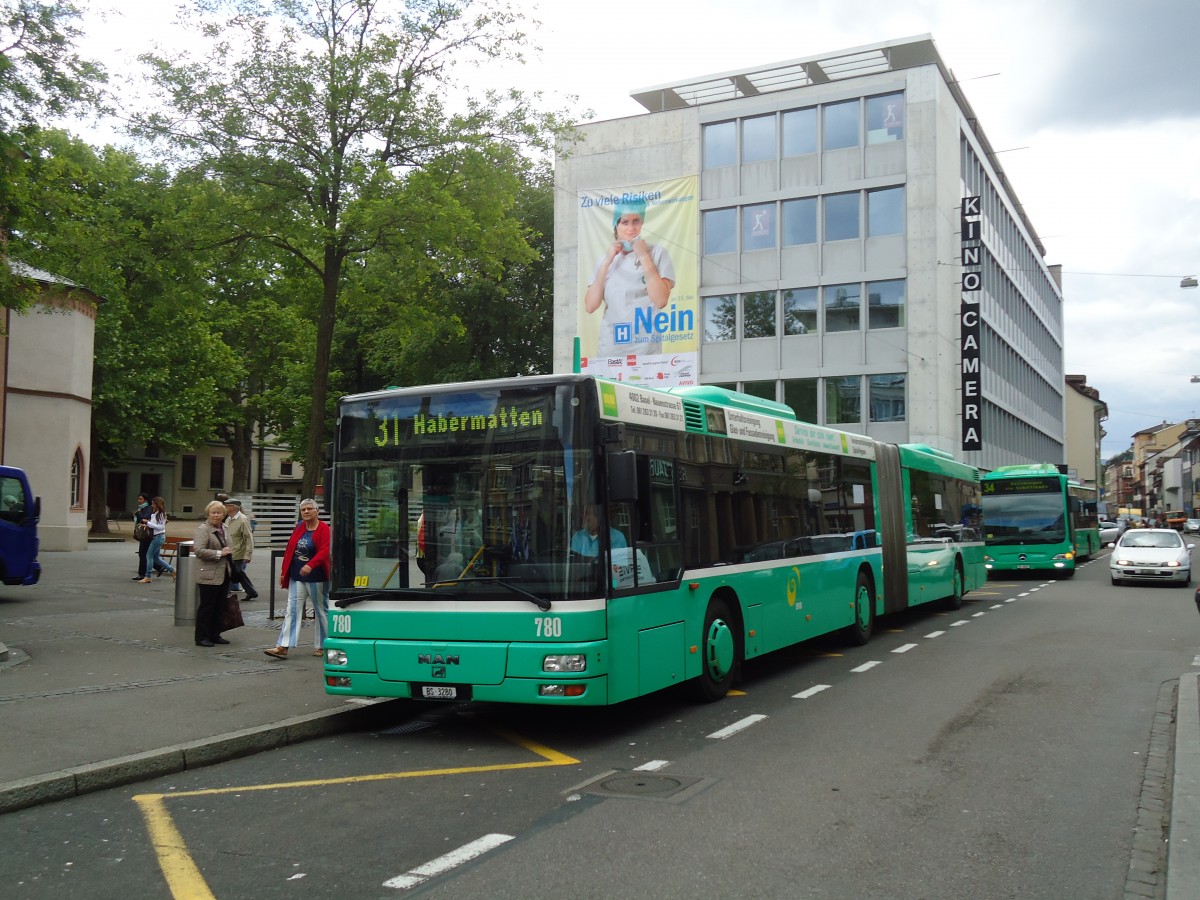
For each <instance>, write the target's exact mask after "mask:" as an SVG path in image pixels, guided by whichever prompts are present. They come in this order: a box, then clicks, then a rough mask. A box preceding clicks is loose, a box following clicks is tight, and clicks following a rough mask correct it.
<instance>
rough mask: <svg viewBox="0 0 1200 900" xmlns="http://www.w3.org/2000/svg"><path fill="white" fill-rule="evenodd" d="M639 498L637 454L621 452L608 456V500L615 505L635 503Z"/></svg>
mask: <svg viewBox="0 0 1200 900" xmlns="http://www.w3.org/2000/svg"><path fill="white" fill-rule="evenodd" d="M637 498H638V479H637V453H636V452H635V451H633V450H621V451H619V452H617V453H610V454H608V499H609V500H610V501H612V502H613V503H635V502H637Z"/></svg>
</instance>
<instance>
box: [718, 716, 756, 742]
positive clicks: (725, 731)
mask: <svg viewBox="0 0 1200 900" xmlns="http://www.w3.org/2000/svg"><path fill="white" fill-rule="evenodd" d="M765 718H766V716H764V715H763V714H762V713H755V714H754V715H752V716H746V718H744V719H742V720H741V721H739V722H734V723H733V724H732V725H726V726H725V727H724V728H722V729H721V730H720V731H714V732H713V733H712V734H710V735H709V737H710V738H712V739H713V740H714V741H721V740H724V739H725V738H727V737H729V736H730V735H734V734H737V733H738V732H739V731H744V730H745V729H747V728H749V727H750V726H751V725H757V724H758V723H759V722H761V721H762V720H763V719H765Z"/></svg>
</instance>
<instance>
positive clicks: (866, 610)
mask: <svg viewBox="0 0 1200 900" xmlns="http://www.w3.org/2000/svg"><path fill="white" fill-rule="evenodd" d="M874 630H875V594H874V592H873V591H872V590H871V580H870V579H869V578H867V573H866V572H859V573H858V583H857V584H856V585H855V586H854V624H853V625H848V626H847V627H846V629H845V632H844V633H845V635H846V640H847V641H849V642H850V643H851V644H854V645H855V646H857V647H861V646H862V645H863V644H865V643H866V642H867V641H869V640H870V639H871V633H872V632H873V631H874Z"/></svg>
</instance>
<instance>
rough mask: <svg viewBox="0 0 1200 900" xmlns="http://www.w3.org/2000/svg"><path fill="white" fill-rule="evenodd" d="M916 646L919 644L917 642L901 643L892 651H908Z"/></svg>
mask: <svg viewBox="0 0 1200 900" xmlns="http://www.w3.org/2000/svg"><path fill="white" fill-rule="evenodd" d="M915 646H917V645H916V644H901V645H900V646H899V647H897V648H896V649H895V650H893V651H892V652H893V653H907V652H908V651H909V650H911V649H912V648H913V647H915Z"/></svg>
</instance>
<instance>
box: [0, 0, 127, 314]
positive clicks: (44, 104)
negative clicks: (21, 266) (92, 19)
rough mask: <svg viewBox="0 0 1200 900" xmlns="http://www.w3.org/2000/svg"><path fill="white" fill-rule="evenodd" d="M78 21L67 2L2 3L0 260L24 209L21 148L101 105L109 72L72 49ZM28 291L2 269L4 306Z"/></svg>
mask: <svg viewBox="0 0 1200 900" xmlns="http://www.w3.org/2000/svg"><path fill="white" fill-rule="evenodd" d="M78 18H79V9H78V8H77V7H76V5H75V4H74V3H70V2H66V0H54V2H44V0H0V259H3V258H4V257H5V256H6V255H7V253H6V247H5V244H6V242H7V240H8V236H9V232H10V230H11V229H12V227H13V223H14V222H15V221H16V220H17V218H18V217H19V216H20V214H21V209H22V208H21V206H20V203H19V197H18V191H17V190H15V188H16V186H17V185H18V183H19V182H20V180H21V170H22V167H23V164H24V162H25V158H24V151H23V149H22V144H23V143H24V142H25V141H26V140H27V139H28V138H29V136H30V134H32V133H34V132H35V131H36V123H37V122H38V121H39V120H40V118H41V117H43V116H45V115H58V114H62V113H65V112H67V111H68V110H70V109H72V108H77V107H79V106H83V105H89V106H95V105H98V104H99V102H100V93H99V85H101V84H103V83H104V81H105V73H104V70H103V69H102V68H101V67H100V66H98V65H96V64H95V63H92V62H88V61H87V60H84V59H81V58H80V57H79V56H78V55H77V54H76V53H75V52H74V50H73V49H72V44H73V43H74V42H75V40H77V39H78V38H79V30H78V29H77V28H76V27H75V22H76V20H77V19H78ZM27 286H28V285H25V284H23V283H22V281H21V279H19V278H14V277H13V275H12V272H11V270H10V268H9V266H6V265H0V306H7V307H13V308H17V309H19V308H21V307H22V306H23V305H24V304H25V301H26V299H27V297H28V293H27V291H25V290H23V289H22V288H23V287H27Z"/></svg>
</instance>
